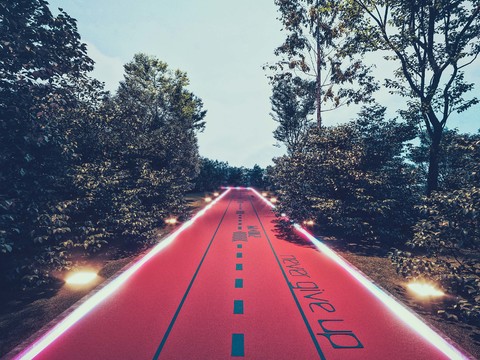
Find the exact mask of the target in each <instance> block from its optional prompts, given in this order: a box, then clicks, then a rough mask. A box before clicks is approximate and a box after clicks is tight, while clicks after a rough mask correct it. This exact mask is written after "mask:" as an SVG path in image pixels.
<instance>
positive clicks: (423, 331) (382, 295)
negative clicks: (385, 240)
mask: <svg viewBox="0 0 480 360" xmlns="http://www.w3.org/2000/svg"><path fill="white" fill-rule="evenodd" d="M249 189H250V190H251V191H253V192H254V193H255V194H256V195H257V196H258V197H259V198H260V199H261V200H263V201H264V202H265V203H266V204H268V205H269V206H270V207H272V208H275V205H273V204H272V203H271V202H269V201H268V200H267V199H265V198H264V197H263V196H261V195H260V194H259V193H258V192H257V191H256V190H255V189H253V188H249ZM293 226H294V228H295V229H296V230H297V231H298V232H300V233H302V234H303V235H304V236H305V237H306V238H307V239H309V240H310V241H311V242H312V243H313V244H314V245H315V246H316V247H317V249H318V250H320V252H321V253H323V254H324V255H326V256H327V257H329V258H330V259H332V260H333V261H335V262H336V263H337V264H338V265H339V266H340V267H342V268H343V269H345V270H346V271H347V272H348V273H349V274H350V275H351V276H352V277H353V278H354V279H356V280H357V281H358V282H359V283H360V284H362V285H363V286H364V287H365V288H367V290H368V291H370V293H372V294H373V295H374V296H375V297H376V298H377V299H378V300H380V301H381V302H382V303H383V304H384V305H385V306H386V307H387V308H388V309H389V310H390V311H391V312H392V313H393V314H395V315H396V316H397V318H398V319H399V320H400V321H402V322H403V323H405V325H407V326H408V327H409V328H410V329H412V330H413V331H414V332H416V333H417V334H418V335H419V336H421V337H422V338H424V339H425V340H426V341H428V342H429V343H430V344H432V345H433V346H435V347H436V348H437V349H438V350H439V351H441V352H442V353H443V354H445V355H446V356H448V357H449V358H450V359H452V360H468V357H467V356H466V355H464V354H462V353H461V352H460V351H459V350H458V349H456V348H455V347H454V346H453V345H451V344H450V343H449V342H448V341H447V340H445V339H444V338H443V337H442V336H440V335H439V334H438V333H436V332H435V331H434V330H433V329H432V328H430V327H429V326H428V325H427V324H425V323H424V322H423V321H422V320H421V319H420V318H418V317H417V315H416V314H414V313H413V312H412V311H411V310H409V309H407V308H406V307H404V306H403V305H401V304H400V303H399V302H397V301H396V300H395V299H394V298H393V297H392V296H391V295H389V294H387V293H386V292H385V291H383V290H382V289H380V288H379V287H378V286H376V285H375V284H373V283H372V282H371V281H370V280H369V279H367V278H366V277H365V276H364V275H363V274H362V273H360V272H359V271H358V270H357V269H356V268H355V267H353V266H352V265H351V264H350V263H348V262H347V261H345V260H344V259H343V258H342V257H341V256H339V255H337V253H336V252H334V251H333V250H332V249H330V248H329V247H328V246H327V245H325V244H324V243H322V242H321V241H320V240H318V239H317V238H315V237H314V236H313V235H312V234H310V233H309V232H308V231H306V230H305V229H304V228H302V227H301V226H300V225H299V224H294V225H293Z"/></svg>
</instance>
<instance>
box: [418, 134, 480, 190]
mask: <svg viewBox="0 0 480 360" xmlns="http://www.w3.org/2000/svg"><path fill="white" fill-rule="evenodd" d="M442 138H443V140H442V143H441V145H440V149H439V152H438V157H439V159H438V164H439V178H438V180H439V181H438V190H440V191H453V190H460V189H463V188H467V187H469V186H472V185H473V184H474V183H475V175H474V174H475V173H476V170H475V169H474V168H473V167H474V164H476V163H479V162H480V153H479V151H478V147H479V145H478V144H479V143H480V134H459V133H458V131H457V130H448V129H447V130H445V131H444V134H443V137H442ZM429 147H430V138H429V137H428V134H427V133H422V134H420V144H419V145H418V146H416V147H413V148H412V149H411V151H410V154H409V158H410V160H412V161H413V162H414V163H415V164H416V165H417V166H418V168H419V170H420V172H421V174H422V176H423V177H424V178H425V179H426V178H427V172H428V148H429Z"/></svg>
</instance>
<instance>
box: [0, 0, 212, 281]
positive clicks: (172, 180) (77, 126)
mask: <svg viewBox="0 0 480 360" xmlns="http://www.w3.org/2000/svg"><path fill="white" fill-rule="evenodd" d="M0 19H1V21H0V53H1V56H0V143H1V144H2V145H1V147H0V169H1V174H0V278H1V280H2V281H11V282H13V281H14V280H15V281H18V280H19V279H21V280H22V283H23V284H26V285H35V284H40V283H42V282H43V281H46V280H47V277H48V272H49V270H53V269H65V268H68V267H70V266H71V265H72V262H74V261H77V260H79V259H81V258H83V257H84V256H86V255H90V254H94V253H97V252H99V251H102V250H104V249H105V248H106V247H108V246H119V245H120V246H123V247H124V246H138V244H141V243H145V242H148V241H149V239H151V238H152V236H151V235H152V233H153V231H154V229H155V228H157V227H158V226H161V225H162V224H163V219H164V218H165V217H167V216H169V215H170V214H176V215H178V214H181V213H182V212H184V211H185V204H184V200H183V198H184V197H183V195H184V194H185V192H187V191H189V190H191V189H192V188H193V179H194V178H196V176H197V173H198V171H199V166H200V157H199V154H198V146H197V138H196V133H197V132H198V131H201V130H202V129H203V127H204V122H203V118H204V116H205V111H204V110H203V104H202V102H201V100H200V99H199V98H198V97H197V96H195V95H194V94H193V93H192V92H190V91H189V90H187V86H188V84H189V80H188V78H187V76H186V74H185V73H183V72H181V71H178V70H177V71H173V70H170V69H169V68H168V66H167V64H165V63H163V62H162V61H160V60H158V59H156V58H155V57H151V56H148V55H145V54H137V55H135V57H134V58H133V60H132V61H131V62H129V63H128V64H126V65H125V75H124V80H123V81H122V82H121V83H120V86H119V88H118V90H117V92H116V93H115V94H114V95H110V94H109V93H107V92H105V91H104V90H103V85H102V84H101V83H99V82H98V81H96V80H95V79H92V78H91V77H89V75H88V73H89V71H91V70H92V68H93V61H92V60H91V59H90V58H89V57H88V56H87V54H86V46H85V44H83V43H82V42H81V40H80V35H79V34H78V31H77V27H76V22H75V20H74V19H72V18H71V17H70V16H69V15H68V14H66V13H65V12H64V11H60V13H59V14H58V15H57V16H54V15H53V14H52V13H51V12H50V10H49V8H48V3H47V2H46V1H44V0H33V1H8V3H7V2H1V3H0Z"/></svg>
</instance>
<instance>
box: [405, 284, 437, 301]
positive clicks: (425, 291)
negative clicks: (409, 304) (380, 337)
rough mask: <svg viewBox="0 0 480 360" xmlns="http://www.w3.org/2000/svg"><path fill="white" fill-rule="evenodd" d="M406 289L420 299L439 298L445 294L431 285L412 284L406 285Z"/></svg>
mask: <svg viewBox="0 0 480 360" xmlns="http://www.w3.org/2000/svg"><path fill="white" fill-rule="evenodd" d="M407 288H408V289H409V290H410V291H412V292H413V293H414V294H415V295H416V296H418V297H421V298H427V297H440V296H444V295H445V293H444V292H443V291H441V290H439V289H437V288H435V287H434V286H433V285H431V284H427V283H421V282H412V283H410V284H408V285H407Z"/></svg>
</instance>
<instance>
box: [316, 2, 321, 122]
mask: <svg viewBox="0 0 480 360" xmlns="http://www.w3.org/2000/svg"><path fill="white" fill-rule="evenodd" d="M318 6H319V4H318V2H317V7H318ZM317 16H318V15H317ZM316 40H317V79H316V81H317V84H316V85H317V86H316V89H317V94H316V95H317V96H316V100H317V126H318V128H319V129H320V128H321V127H322V55H321V54H322V47H321V45H322V44H321V43H320V16H318V19H317V36H316Z"/></svg>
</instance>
